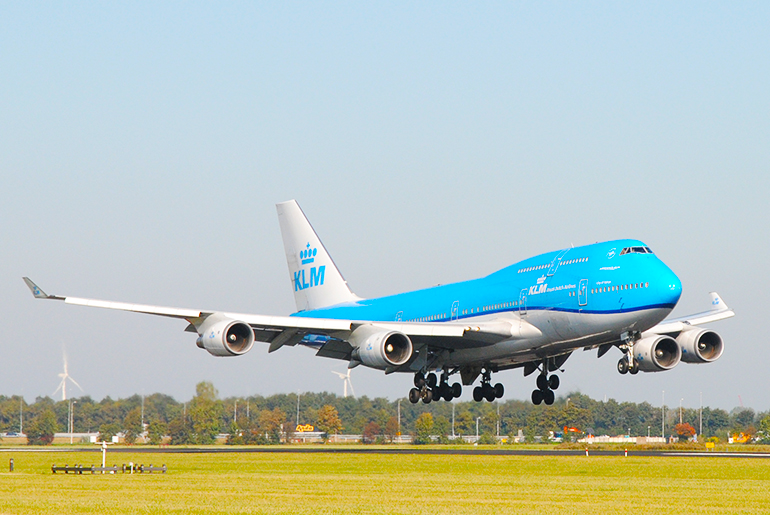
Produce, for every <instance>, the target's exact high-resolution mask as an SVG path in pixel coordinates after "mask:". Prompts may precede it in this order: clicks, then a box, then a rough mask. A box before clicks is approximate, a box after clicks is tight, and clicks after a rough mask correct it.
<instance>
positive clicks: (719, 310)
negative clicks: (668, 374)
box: [645, 291, 735, 334]
mask: <svg viewBox="0 0 770 515" xmlns="http://www.w3.org/2000/svg"><path fill="white" fill-rule="evenodd" d="M709 295H710V296H711V306H712V308H711V309H710V310H708V311H702V312H700V313H695V314H692V315H687V316H684V317H680V318H673V319H670V320H664V321H663V322H661V323H659V324H658V325H656V326H655V327H653V328H651V329H648V330H647V331H645V333H652V334H675V333H680V332H682V331H684V330H686V329H687V328H688V327H692V326H696V325H701V324H708V323H711V322H716V321H718V320H724V319H725V318H730V317H733V316H735V312H734V311H733V310H732V309H730V308H729V307H727V304H725V302H724V300H722V297H720V296H719V294H718V293H716V292H713V291H712V292H711V293H710V294H709Z"/></svg>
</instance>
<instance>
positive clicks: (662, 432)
mask: <svg viewBox="0 0 770 515" xmlns="http://www.w3.org/2000/svg"><path fill="white" fill-rule="evenodd" d="M660 437H661V438H665V437H666V390H663V401H662V402H661V403H660Z"/></svg>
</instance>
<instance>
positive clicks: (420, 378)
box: [414, 372, 425, 388]
mask: <svg viewBox="0 0 770 515" xmlns="http://www.w3.org/2000/svg"><path fill="white" fill-rule="evenodd" d="M414 386H415V387H417V388H422V387H423V386H425V375H424V374H423V373H422V372H417V373H416V374H415V375H414Z"/></svg>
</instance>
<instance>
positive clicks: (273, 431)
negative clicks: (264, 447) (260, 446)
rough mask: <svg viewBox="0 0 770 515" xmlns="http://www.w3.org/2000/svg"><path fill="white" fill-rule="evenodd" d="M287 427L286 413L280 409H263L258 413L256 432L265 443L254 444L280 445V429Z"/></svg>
mask: <svg viewBox="0 0 770 515" xmlns="http://www.w3.org/2000/svg"><path fill="white" fill-rule="evenodd" d="M286 425H287V423H286V413H285V412H284V411H283V410H282V409H280V408H273V409H272V410H268V409H264V410H261V411H260V412H259V417H258V418H257V424H256V431H257V433H258V434H259V435H263V437H264V439H265V440H266V441H260V442H255V443H281V431H282V428H283V427H285V426H286Z"/></svg>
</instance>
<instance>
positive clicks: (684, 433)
mask: <svg viewBox="0 0 770 515" xmlns="http://www.w3.org/2000/svg"><path fill="white" fill-rule="evenodd" d="M674 432H675V433H676V434H677V435H679V441H680V442H682V441H685V440H688V439H690V438H692V437H693V436H695V428H694V427H692V426H691V425H690V424H688V423H687V422H684V423H682V424H677V425H675V426H674Z"/></svg>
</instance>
